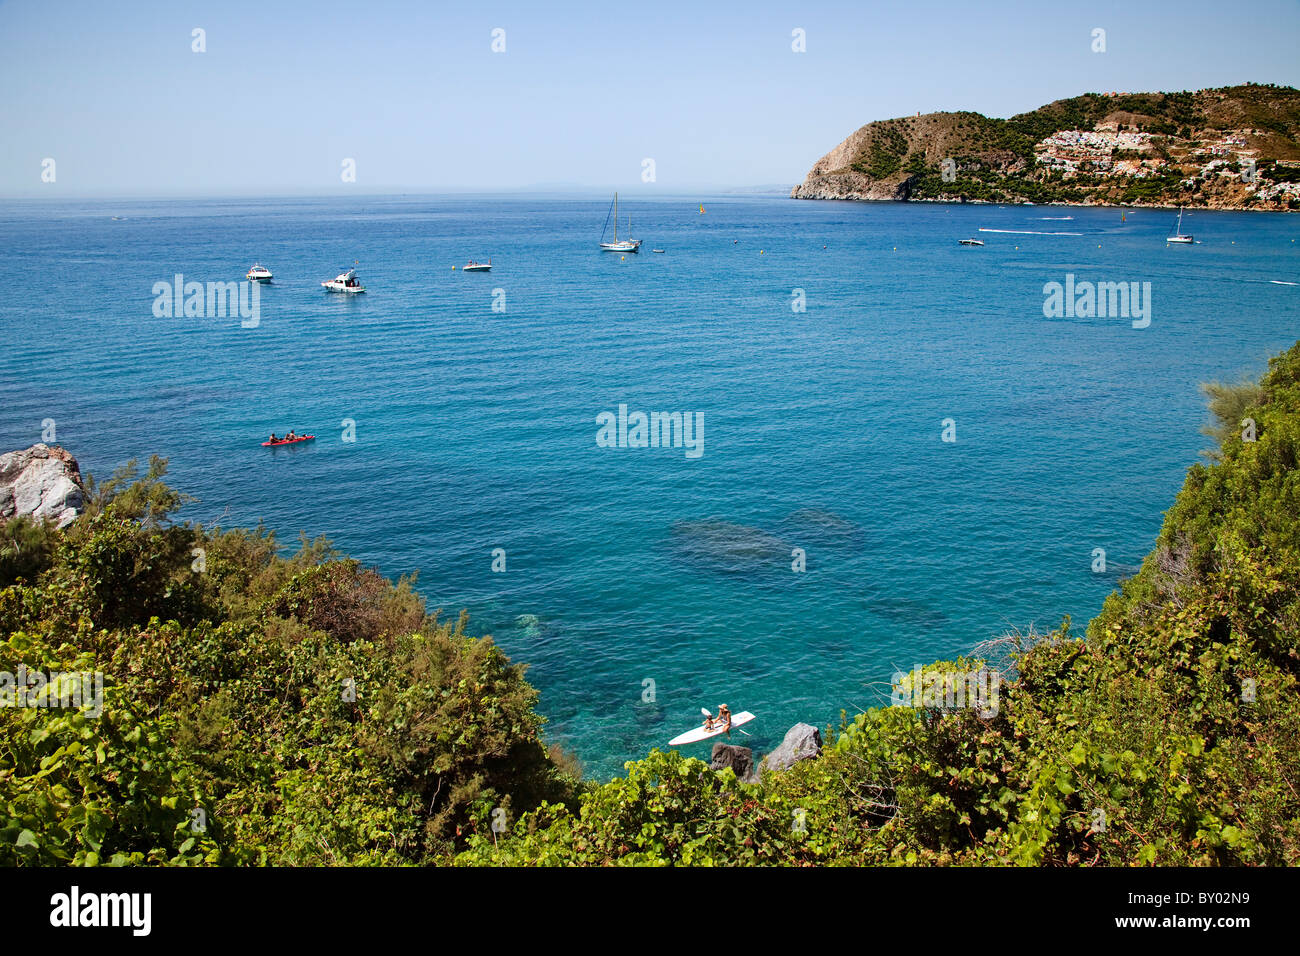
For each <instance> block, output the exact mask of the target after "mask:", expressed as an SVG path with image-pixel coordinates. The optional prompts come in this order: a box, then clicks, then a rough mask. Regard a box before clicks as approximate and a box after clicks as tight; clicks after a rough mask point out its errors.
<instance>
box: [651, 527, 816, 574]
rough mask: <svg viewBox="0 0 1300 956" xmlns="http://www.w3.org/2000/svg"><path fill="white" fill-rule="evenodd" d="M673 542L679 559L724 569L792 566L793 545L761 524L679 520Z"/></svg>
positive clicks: (740, 570)
mask: <svg viewBox="0 0 1300 956" xmlns="http://www.w3.org/2000/svg"><path fill="white" fill-rule="evenodd" d="M671 544H672V549H673V552H674V554H675V555H676V556H677V557H678V559H679V560H682V561H684V562H686V563H688V564H692V565H695V566H698V567H703V568H707V569H709V570H712V571H717V572H720V573H724V574H725V573H731V574H752V573H754V572H756V571H763V570H769V571H770V570H774V569H780V570H785V569H787V568H788V564H789V560H790V558H789V555H790V546H789V545H787V544H786V543H785V542H784V541H782V540H781V539H780V538H778V537H776V536H775V535H772V534H769V533H767V532H766V531H764V530H763V529H761V528H755V527H752V526H750V525H743V524H735V523H733V522H730V521H719V520H716V519H709V520H706V521H679V522H677V523H676V524H675V525H673V528H672V538H671Z"/></svg>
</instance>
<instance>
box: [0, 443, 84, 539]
mask: <svg viewBox="0 0 1300 956" xmlns="http://www.w3.org/2000/svg"><path fill="white" fill-rule="evenodd" d="M85 503H86V496H85V488H84V487H83V485H82V482H81V469H80V468H79V467H78V466H77V459H75V458H73V457H72V455H70V454H69V453H68V452H66V451H64V450H63V449H62V448H59V447H58V446H55V447H53V448H51V447H50V446H48V445H33V446H32V447H31V448H26V449H23V450H22V451H11V452H9V453H8V454H5V455H0V520H7V519H9V518H14V517H17V516H18V515H31V516H32V517H34V518H45V519H47V520H50V521H54V522H57V524H58V526H59V527H60V528H62V527H64V526H65V525H67V524H68V523H69V522H71V521H72V520H73V519H74V518H76V517H77V515H79V514H81V511H82V508H84V507H85Z"/></svg>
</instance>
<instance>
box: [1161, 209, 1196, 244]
mask: <svg viewBox="0 0 1300 956" xmlns="http://www.w3.org/2000/svg"><path fill="white" fill-rule="evenodd" d="M1193 241H1194V240H1193V239H1192V237H1191V236H1184V235H1183V211H1182V209H1179V210H1178V225H1177V226H1175V227H1174V234H1173V235H1172V236H1170V237H1169V238H1168V239H1166V240H1165V242H1193Z"/></svg>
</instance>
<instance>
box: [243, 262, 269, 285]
mask: <svg viewBox="0 0 1300 956" xmlns="http://www.w3.org/2000/svg"><path fill="white" fill-rule="evenodd" d="M245 278H247V279H248V281H249V282H270V281H271V270H270V269H268V268H267V267H266V266H264V265H262V264H261V263H260V262H259V263H258V264H257V265H255V266H253V268H251V269H249V270H248V275H247V276H245Z"/></svg>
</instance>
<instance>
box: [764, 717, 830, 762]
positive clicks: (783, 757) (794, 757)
mask: <svg viewBox="0 0 1300 956" xmlns="http://www.w3.org/2000/svg"><path fill="white" fill-rule="evenodd" d="M821 752H822V735H821V733H819V732H818V730H817V728H816V727H814V726H813V725H812V724H795V725H794V726H793V727H791V728H790V729H789V730H788V731H786V734H785V739H784V740H782V741H781V746H779V747H777V748H776V749H775V750H773V751H772V752H771V753H770V754H768V755H767V756H766V757H765V758H764V759H763V766H765V767H767V769H768V770H789V769H790V768H791V767H793V766H794V765H795V764H797V763H798V762H799V761H800V760H812V759H813V758H814V757H816V756H817V755H818V754H819V753H821Z"/></svg>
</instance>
